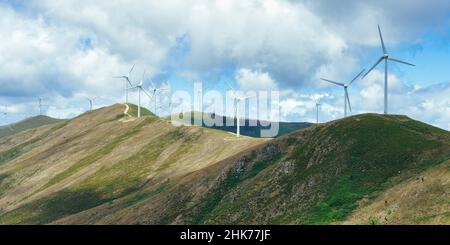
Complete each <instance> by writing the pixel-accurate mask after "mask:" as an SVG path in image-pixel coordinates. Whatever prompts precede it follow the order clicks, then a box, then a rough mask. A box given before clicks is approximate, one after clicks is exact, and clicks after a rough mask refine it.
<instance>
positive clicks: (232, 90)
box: [227, 81, 237, 98]
mask: <svg viewBox="0 0 450 245" xmlns="http://www.w3.org/2000/svg"><path fill="white" fill-rule="evenodd" d="M227 85H228V87H229V88H230V91H231V93H232V94H233V97H234V98H237V97H236V93H235V92H234V89H233V87H232V86H231V84H230V83H229V82H228V81H227Z"/></svg>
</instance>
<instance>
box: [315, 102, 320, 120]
mask: <svg viewBox="0 0 450 245" xmlns="http://www.w3.org/2000/svg"><path fill="white" fill-rule="evenodd" d="M319 106H320V103H319V102H316V123H317V124H318V123H319Z"/></svg>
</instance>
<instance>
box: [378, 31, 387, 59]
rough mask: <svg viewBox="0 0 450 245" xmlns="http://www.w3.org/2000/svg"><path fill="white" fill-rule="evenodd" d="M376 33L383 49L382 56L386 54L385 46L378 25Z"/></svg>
mask: <svg viewBox="0 0 450 245" xmlns="http://www.w3.org/2000/svg"><path fill="white" fill-rule="evenodd" d="M378 33H379V34H380V40H381V47H382V48H383V54H387V50H386V46H385V45H384V41H383V35H381V28H380V25H378Z"/></svg>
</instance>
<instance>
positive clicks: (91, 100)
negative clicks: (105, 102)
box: [86, 97, 97, 111]
mask: <svg viewBox="0 0 450 245" xmlns="http://www.w3.org/2000/svg"><path fill="white" fill-rule="evenodd" d="M86 99H87V100H88V101H89V111H92V104H93V103H94V100H96V99H97V97H93V98H89V97H88V98H86Z"/></svg>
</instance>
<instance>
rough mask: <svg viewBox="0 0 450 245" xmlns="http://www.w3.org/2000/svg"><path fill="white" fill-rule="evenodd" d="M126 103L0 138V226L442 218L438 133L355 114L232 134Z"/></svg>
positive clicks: (444, 141) (446, 151)
mask: <svg viewBox="0 0 450 245" xmlns="http://www.w3.org/2000/svg"><path fill="white" fill-rule="evenodd" d="M129 106H130V111H129V114H130V116H127V115H124V113H123V111H124V109H125V106H124V105H121V104H117V105H114V106H111V107H106V108H101V109H98V110H95V111H92V112H89V113H86V114H83V115H81V116H79V117H77V118H75V119H73V120H69V121H66V122H63V123H57V124H54V125H53V126H49V125H47V126H43V127H40V128H38V129H36V130H35V131H33V132H31V131H27V132H24V133H19V134H17V135H15V136H8V137H4V138H2V139H0V208H1V211H0V223H4V224H46V223H53V224H330V223H331V224H339V223H358V224H372V223H377V224H382V223H406V224H416V223H447V224H448V223H450V220H449V210H450V209H449V206H448V200H449V199H448V197H449V193H448V191H447V190H448V183H450V179H449V175H450V174H449V165H450V160H449V159H450V133H449V132H448V131H445V130H441V129H438V128H435V127H432V126H430V125H427V124H424V123H421V122H418V121H415V120H412V119H410V118H408V117H405V116H384V115H377V114H363V115H357V116H352V117H348V118H345V119H341V120H336V121H332V122H329V123H324V124H318V125H313V126H311V127H308V128H306V129H302V130H297V131H293V132H291V133H288V134H286V135H283V136H281V137H278V138H275V139H261V138H251V137H242V138H240V139H236V138H235V137H234V136H233V135H231V134H229V133H227V132H224V131H221V130H214V129H208V128H204V127H196V126H192V127H186V126H182V127H174V126H173V125H172V124H171V123H170V122H169V121H167V120H165V119H161V118H158V117H156V116H154V115H153V114H151V113H150V112H147V113H146V116H144V117H142V118H140V119H137V118H135V117H133V115H134V112H135V106H133V105H129ZM22 134H27V137H25V136H24V135H22ZM20 139H21V140H20ZM24 139H25V140H24ZM19 142H20V143H19ZM422 179H423V180H422ZM405 193H406V194H405ZM405 195H406V196H405ZM412 204H417V205H412ZM427 206H428V207H432V208H429V209H425V208H424V207H427Z"/></svg>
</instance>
